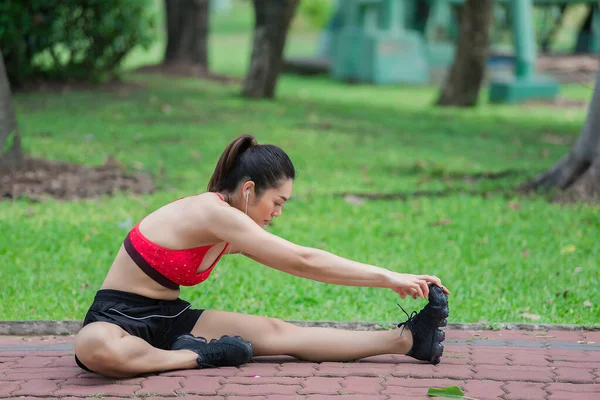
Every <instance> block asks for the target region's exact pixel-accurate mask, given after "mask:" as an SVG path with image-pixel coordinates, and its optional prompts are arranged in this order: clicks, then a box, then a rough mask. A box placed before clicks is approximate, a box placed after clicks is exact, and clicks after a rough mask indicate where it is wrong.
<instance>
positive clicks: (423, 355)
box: [75, 135, 449, 377]
mask: <svg viewBox="0 0 600 400" xmlns="http://www.w3.org/2000/svg"><path fill="white" fill-rule="evenodd" d="M294 178H295V170H294V166H293V165H292V162H291V161H290V159H289V158H288V156H287V155H286V154H285V152H283V150H281V149H280V148H278V147H276V146H272V145H259V144H257V142H256V140H255V139H254V137H253V136H251V135H243V136H240V137H238V138H237V139H235V140H234V141H233V142H231V143H230V144H229V146H228V147H227V148H226V149H225V151H224V152H223V154H222V155H221V158H220V159H219V161H218V163H217V166H216V169H215V172H214V174H213V176H212V178H211V179H210V182H209V185H208V192H207V193H203V194H200V195H195V196H189V197H184V198H181V199H179V200H176V201H174V202H172V203H169V204H167V205H165V206H163V207H161V208H159V209H158V210H156V211H154V212H152V213H151V214H149V215H148V216H146V217H145V218H143V219H142V220H141V221H140V222H139V223H138V224H137V225H136V226H135V227H134V228H133V229H132V230H131V231H130V232H129V233H128V235H127V237H126V238H125V240H124V242H123V245H122V246H121V248H120V250H119V252H118V254H117V256H116V258H115V260H114V262H113V264H112V266H111V268H110V270H109V272H108V275H107V276H106V279H105V280H104V282H103V284H102V287H101V288H100V290H99V291H98V292H97V293H96V296H95V298H94V302H93V304H92V305H91V307H90V309H89V310H88V312H87V314H86V317H85V320H84V323H83V327H82V329H81V330H80V331H79V333H78V334H77V336H76V338H75V359H76V361H77V363H78V365H79V366H80V367H82V368H84V369H86V370H88V371H93V372H96V373H99V374H102V375H105V376H110V377H130V376H135V375H138V374H143V373H150V372H159V371H166V370H172V369H186V368H206V367H218V366H237V365H241V364H245V363H247V362H248V361H250V359H251V358H252V357H253V356H265V355H291V356H295V357H297V358H300V359H304V360H312V361H347V360H354V359H358V358H362V357H367V356H372V355H378V354H390V353H395V354H407V355H409V356H412V357H414V358H416V359H419V360H426V361H429V362H431V363H434V364H437V363H438V362H439V360H440V356H441V355H442V351H443V346H442V344H441V342H442V341H443V340H444V333H443V332H442V331H441V330H439V329H438V328H439V327H442V326H445V325H446V317H447V316H448V307H447V296H446V295H447V294H449V292H448V290H447V289H446V288H444V287H443V286H442V283H441V281H440V280H439V279H438V278H437V277H434V276H428V275H411V274H400V273H397V272H392V271H389V270H386V269H383V268H379V267H375V266H372V265H366V264H361V263H358V262H354V261H350V260H347V259H344V258H341V257H338V256H335V255H333V254H331V253H328V252H325V251H322V250H317V249H313V248H308V247H302V246H298V245H296V244H293V243H290V242H288V241H286V240H284V239H282V238H279V237H277V236H275V235H273V234H271V233H269V232H267V231H266V230H264V229H263V227H264V226H266V225H267V224H268V223H269V222H271V220H272V219H273V218H275V217H278V216H280V215H281V212H282V208H283V205H284V203H285V202H286V201H287V200H288V199H289V198H290V196H291V193H292V183H293V180H294ZM235 253H239V254H244V255H245V256H247V257H249V258H251V259H253V260H255V261H258V262H260V263H262V264H264V265H266V266H269V267H272V268H275V269H278V270H280V271H283V272H287V273H289V274H292V275H295V276H299V277H303V278H308V279H313V280H317V281H320V282H325V283H332V284H338V285H348V286H364V287H382V288H389V289H392V290H394V291H395V292H397V293H398V294H399V295H400V297H401V298H403V299H404V298H406V297H407V296H412V297H413V298H417V297H428V298H429V304H427V306H425V308H423V310H422V311H421V312H420V313H419V314H417V315H414V314H413V316H411V317H410V318H409V319H408V320H407V321H406V322H403V323H401V324H399V325H398V327H400V326H402V329H393V330H389V331H372V332H364V331H345V330H338V329H327V328H302V327H297V326H295V325H292V324H290V323H286V322H284V321H281V320H278V319H272V318H266V317H259V316H252V315H241V314H236V313H231V312H224V311H213V310H195V309H192V308H191V306H190V304H189V303H188V302H186V301H183V300H181V299H179V286H180V285H184V286H191V285H196V284H199V283H201V282H203V281H204V280H206V279H207V278H208V276H209V275H210V273H211V271H212V270H213V268H214V267H215V265H216V264H217V262H218V261H219V259H220V258H221V257H222V256H223V255H224V254H235ZM404 328H408V329H404Z"/></svg>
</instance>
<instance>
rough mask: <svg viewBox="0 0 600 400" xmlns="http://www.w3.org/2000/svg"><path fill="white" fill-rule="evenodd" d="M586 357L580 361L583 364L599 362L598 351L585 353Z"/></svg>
mask: <svg viewBox="0 0 600 400" xmlns="http://www.w3.org/2000/svg"><path fill="white" fill-rule="evenodd" d="M586 355H587V357H586V358H585V359H584V360H582V361H585V362H590V361H591V362H597V363H598V362H600V351H586Z"/></svg>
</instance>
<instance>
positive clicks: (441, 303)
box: [429, 285, 450, 328]
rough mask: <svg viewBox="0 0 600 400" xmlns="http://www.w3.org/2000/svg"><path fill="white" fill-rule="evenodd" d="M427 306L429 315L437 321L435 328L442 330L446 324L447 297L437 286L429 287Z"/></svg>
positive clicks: (447, 314) (447, 313)
mask: <svg viewBox="0 0 600 400" xmlns="http://www.w3.org/2000/svg"><path fill="white" fill-rule="evenodd" d="M429 305H430V310H431V314H432V315H433V316H434V317H435V318H436V319H437V320H438V323H437V327H438V328H442V327H444V326H446V325H447V324H448V319H447V318H448V316H449V315H450V313H449V311H448V296H446V294H445V293H444V292H442V289H440V288H439V287H437V286H433V285H430V287H429Z"/></svg>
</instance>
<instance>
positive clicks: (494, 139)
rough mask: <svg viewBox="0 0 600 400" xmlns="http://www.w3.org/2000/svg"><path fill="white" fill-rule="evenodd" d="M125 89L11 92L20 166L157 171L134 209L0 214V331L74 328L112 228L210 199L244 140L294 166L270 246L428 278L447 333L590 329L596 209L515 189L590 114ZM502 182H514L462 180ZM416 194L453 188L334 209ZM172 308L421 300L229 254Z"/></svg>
mask: <svg viewBox="0 0 600 400" xmlns="http://www.w3.org/2000/svg"><path fill="white" fill-rule="evenodd" d="M315 40H316V35H315V34H311V33H306V32H305V33H302V34H298V35H295V36H292V37H291V38H290V47H289V48H288V52H289V54H309V53H310V52H311V51H313V49H314V47H315ZM211 44H212V46H211V62H212V66H213V70H215V71H216V72H221V73H228V74H232V75H237V76H243V73H244V71H245V67H246V65H247V60H248V56H249V51H250V47H249V46H250V38H249V36H248V34H244V33H243V32H239V31H235V30H233V32H229V33H226V34H225V33H221V34H218V35H213V37H212V38H211ZM160 54H161V47H160V44H158V45H157V46H156V47H155V49H154V50H153V51H150V52H148V53H139V52H138V53H137V54H134V55H132V57H131V58H130V59H129V60H128V64H127V65H128V67H129V68H134V67H135V66H137V65H143V64H144V63H148V62H156V61H158V60H160ZM126 79H127V81H128V82H129V83H132V84H135V85H139V87H137V88H136V86H133V88H132V89H130V90H127V91H125V92H122V93H116V92H107V91H98V92H70V93H28V94H19V95H17V96H16V98H15V106H16V111H17V115H18V122H19V125H20V128H21V132H22V136H23V141H24V146H25V149H26V151H27V152H28V153H30V154H32V155H34V156H38V157H41V156H43V157H46V158H49V159H55V160H65V161H70V162H81V163H87V164H90V165H98V164H101V163H103V162H104V161H105V159H106V158H107V157H108V156H114V157H116V158H117V159H118V160H120V161H121V162H122V163H123V164H124V165H125V166H126V167H127V168H129V169H143V170H145V171H148V172H151V173H154V174H157V173H158V171H159V170H164V174H161V177H160V178H158V180H157V182H156V183H157V185H158V190H157V191H156V192H155V193H153V194H151V195H146V196H142V197H139V196H137V197H133V196H129V195H127V194H126V193H123V194H119V195H117V196H114V197H105V198H101V199H97V200H82V201H76V202H68V203H67V202H57V201H53V200H49V201H46V202H43V203H33V202H29V201H26V200H19V201H16V202H1V203H0V260H1V263H2V264H1V266H0V281H1V282H2V283H3V285H2V290H1V291H0V320H33V319H42V320H49V319H61V320H62V319H82V318H83V316H84V313H85V311H86V309H87V307H88V306H89V304H90V302H91V301H92V298H93V295H94V293H95V291H96V290H97V289H98V287H99V286H100V285H101V283H102V281H103V278H104V276H105V274H106V272H107V270H108V268H109V266H110V264H111V262H112V260H113V257H114V256H115V254H116V252H117V250H118V248H119V246H120V244H121V243H122V240H123V238H124V237H125V235H126V233H127V230H126V229H123V228H122V227H120V226H121V225H123V223H124V222H125V221H137V220H139V219H140V218H142V217H143V216H145V215H146V214H147V213H149V212H151V211H153V210H154V209H156V208H158V207H160V206H161V205H163V204H164V203H166V202H169V201H171V200H173V199H175V198H178V197H180V196H184V195H189V194H194V193H199V192H202V191H204V190H205V187H206V183H207V181H208V178H209V177H210V174H211V172H212V171H213V169H214V165H215V163H216V161H217V159H218V157H219V155H220V154H221V151H222V150H223V148H224V147H225V146H226V145H227V143H229V141H230V140H231V139H233V138H234V137H236V136H237V135H239V134H241V133H247V132H249V133H253V134H254V135H256V136H257V138H258V140H259V141H260V142H261V143H274V144H277V145H280V146H282V147H283V148H284V149H285V150H286V151H287V152H288V154H289V155H290V157H291V158H292V160H293V161H294V163H295V165H296V168H297V170H298V177H297V181H296V184H295V187H294V194H293V199H292V200H291V201H290V202H289V203H288V204H287V205H286V207H285V209H284V214H283V216H282V217H281V218H279V219H278V220H276V221H275V223H274V224H273V225H272V226H270V227H269V228H268V229H269V230H270V231H272V232H273V233H275V234H277V235H280V236H282V237H284V238H286V239H288V240H291V241H293V242H295V243H298V244H301V245H306V246H314V247H317V248H321V249H325V250H328V251H331V252H333V253H335V254H338V255H340V256H344V257H349V258H351V259H354V260H357V261H361V262H365V263H371V264H375V265H379V266H382V267H385V268H389V269H392V270H395V271H402V272H410V273H419V274H420V273H427V274H436V275H438V276H439V277H441V278H442V279H443V281H444V283H445V284H446V286H448V287H449V288H450V290H451V291H452V295H451V298H450V307H451V318H450V322H477V321H489V322H532V320H530V319H527V318H525V317H523V316H522V314H524V313H528V314H535V315H539V316H540V319H539V320H537V321H534V322H540V323H577V324H579V323H582V324H592V323H595V322H597V321H599V320H600V311H599V307H598V306H599V304H600V298H599V297H600V296H599V295H598V290H597V288H598V285H599V283H600V279H599V276H600V275H599V274H598V268H597V260H598V259H599V256H600V247H599V246H598V244H597V237H598V234H599V233H600V224H599V223H598V221H599V216H600V215H599V214H600V213H599V210H598V208H597V207H591V206H584V205H559V204H553V203H549V202H548V201H547V200H546V199H545V198H544V197H541V196H540V197H528V198H520V197H517V196H516V195H513V194H510V192H509V190H510V188H512V187H514V186H515V185H517V184H518V183H520V182H523V181H525V180H526V179H528V178H530V177H532V176H533V175H535V174H536V173H539V172H541V171H543V170H544V169H545V168H547V167H548V166H550V165H551V164H552V163H554V162H555V161H556V160H557V159H559V158H560V157H561V156H562V155H563V154H565V152H566V151H567V150H568V149H569V147H570V145H571V143H572V142H573V141H574V139H575V138H576V137H577V135H578V134H579V131H580V129H581V126H582V124H583V121H584V119H585V109H578V108H563V109H558V108H553V107H549V106H533V105H528V106H491V105H489V104H486V103H485V102H484V103H483V104H482V105H481V106H480V107H478V108H477V109H474V110H455V109H450V110H449V109H438V108H435V107H432V106H431V104H432V102H433V100H434V99H435V97H436V95H437V92H438V89H437V88H433V87H409V86H392V87H374V86H368V85H350V86H349V85H344V84H342V83H339V82H335V81H333V80H330V79H328V78H326V77H317V78H301V77H295V76H283V77H282V78H281V80H280V84H279V86H278V98H277V99H276V100H275V101H246V100H244V99H242V98H241V97H240V96H239V92H240V88H239V86H238V85H220V84H216V83H212V82H207V81H199V80H195V79H175V78H167V77H160V76H157V75H140V74H134V73H128V74H126ZM563 95H565V96H568V97H572V98H579V99H585V100H587V99H589V98H591V89H589V88H587V87H585V86H582V85H574V86H565V87H564V88H563ZM165 105H169V107H165ZM165 110H166V111H165ZM507 169H511V170H515V171H516V172H515V174H513V175H509V176H507V177H505V178H501V179H493V180H485V179H484V180H474V181H473V180H468V179H464V176H465V175H472V174H477V173H482V172H498V171H503V170H507ZM422 190H439V191H455V192H452V193H450V194H448V195H446V196H441V197H409V198H408V199H407V200H367V201H365V202H364V203H362V204H354V203H353V202H348V201H346V200H345V199H344V198H343V197H340V196H337V194H339V193H342V192H353V193H396V192H405V193H412V192H415V191H422ZM472 192H480V193H490V194H487V195H485V194H482V195H477V194H472ZM507 193H508V194H507ZM225 272H227V274H226V275H225V276H224V277H223V279H220V280H219V281H218V282H217V284H216V285H215V286H214V288H212V290H210V291H209V292H208V293H206V292H207V290H208V289H209V288H210V287H211V286H212V285H213V283H214V282H215V281H216V279H218V278H219V277H220V276H222V275H223V274H224V273H225ZM182 297H183V298H185V299H188V300H190V301H191V302H192V303H193V304H194V306H196V307H201V308H211V309H222V310H230V311H236V312H242V313H257V314H263V315H269V316H273V317H279V318H283V319H287V320H338V321H379V322H384V321H388V322H389V321H400V320H403V319H404V318H405V317H404V315H403V313H401V312H400V311H399V309H398V307H397V306H396V303H397V302H399V303H400V304H401V305H402V306H403V307H404V308H406V309H407V310H412V309H418V308H420V307H422V306H423V305H424V301H423V300H416V301H415V300H412V299H407V300H403V301H402V300H400V299H399V297H398V296H397V295H395V294H394V293H393V292H392V291H390V290H383V289H367V288H356V287H342V286H334V285H325V284H321V283H317V282H312V281H308V280H303V279H300V278H296V277H293V276H289V275H286V274H284V273H281V272H278V271H275V270H271V269H269V268H267V267H264V266H261V265H260V264H257V263H255V262H253V261H251V260H249V259H246V258H244V257H240V256H228V257H225V258H224V259H223V261H221V263H220V265H219V267H217V269H216V270H215V272H214V273H213V277H211V279H210V280H209V281H208V282H207V283H205V284H203V285H200V286H197V287H191V288H184V289H183V290H182ZM586 300H589V301H590V302H591V303H592V306H591V307H586V306H585V305H584V303H585V302H586Z"/></svg>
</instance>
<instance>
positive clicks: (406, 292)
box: [389, 272, 450, 299]
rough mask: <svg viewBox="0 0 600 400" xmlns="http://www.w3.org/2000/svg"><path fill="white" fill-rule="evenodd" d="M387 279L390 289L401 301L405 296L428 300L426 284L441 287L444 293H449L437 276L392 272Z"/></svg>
mask: <svg viewBox="0 0 600 400" xmlns="http://www.w3.org/2000/svg"><path fill="white" fill-rule="evenodd" d="M389 279H390V282H389V285H390V286H389V287H390V289H392V290H393V291H394V292H396V293H398V294H399V295H400V297H401V298H402V299H405V298H406V297H407V296H411V297H412V298H413V299H416V298H417V297H423V298H428V297H429V286H428V283H433V284H434V285H437V286H439V287H441V288H442V290H443V291H444V293H446V294H450V291H449V290H448V289H446V288H445V287H444V286H442V281H441V280H440V278H438V277H437V276H431V275H413V274H399V273H396V272H392V273H391V274H390V276H389Z"/></svg>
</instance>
